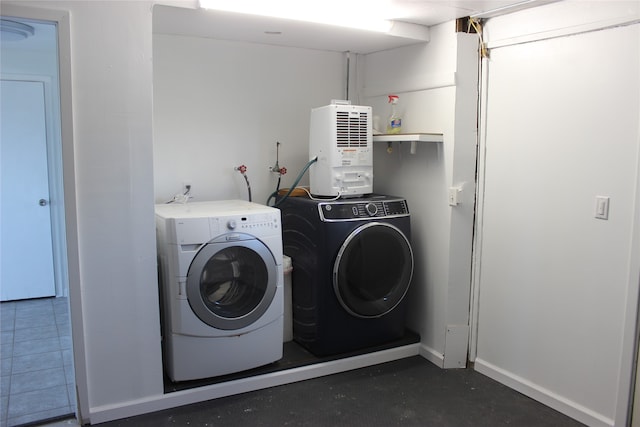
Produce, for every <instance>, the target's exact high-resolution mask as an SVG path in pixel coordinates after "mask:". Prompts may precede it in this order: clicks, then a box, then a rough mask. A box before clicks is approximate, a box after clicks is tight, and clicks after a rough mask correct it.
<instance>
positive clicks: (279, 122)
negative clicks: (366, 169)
mask: <svg viewBox="0 0 640 427" xmlns="http://www.w3.org/2000/svg"><path fill="white" fill-rule="evenodd" d="M153 44H154V47H153V51H154V61H153V64H154V77H153V79H154V80H153V83H154V170H155V176H154V181H155V198H156V202H157V203H163V202H166V201H167V200H170V199H171V198H173V196H174V195H175V194H176V193H178V192H180V190H181V188H182V184H183V182H185V181H190V182H191V183H192V186H193V187H192V191H193V194H194V199H193V201H203V200H224V199H237V198H240V199H245V200H246V199H247V189H246V183H245V181H244V179H243V178H242V176H241V175H240V174H239V173H238V172H237V171H235V170H234V167H236V166H238V165H241V164H244V165H246V166H247V168H248V171H247V176H248V178H249V181H250V184H251V190H252V199H253V201H254V202H257V203H262V204H265V203H266V201H267V198H268V197H269V195H270V194H271V193H272V192H273V191H275V187H276V183H277V175H276V174H274V173H271V172H269V169H268V168H269V166H273V165H274V164H275V162H276V142H277V141H279V142H280V143H281V145H280V159H279V164H280V166H281V167H286V168H287V174H286V175H284V176H283V178H282V182H281V188H283V187H288V186H290V185H292V184H293V182H294V181H295V179H296V177H297V176H298V174H299V172H300V171H301V170H302V168H303V166H304V165H305V164H306V163H307V161H308V160H309V154H308V141H309V114H310V111H311V108H313V107H319V106H322V105H326V104H328V103H329V102H330V101H331V99H343V98H344V87H345V76H346V68H345V67H346V61H345V59H344V55H343V54H341V53H337V52H324V51H318V50H309V49H298V48H287V47H278V46H269V45H258V44H250V43H243V42H233V41H224V40H213V39H206V38H195V37H183V36H171V35H163V34H155V35H154V38H153ZM301 184H308V177H307V176H305V177H304V179H303V180H302V181H301ZM273 202H274V201H273V200H272V201H271V204H273Z"/></svg>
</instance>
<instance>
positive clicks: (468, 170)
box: [360, 22, 477, 367]
mask: <svg viewBox="0 0 640 427" xmlns="http://www.w3.org/2000/svg"><path fill="white" fill-rule="evenodd" d="M476 64H477V36H475V35H470V34H462V33H459V34H456V32H455V24H454V23H453V22H449V23H446V24H442V25H438V26H436V27H433V28H432V30H431V41H430V42H429V43H427V44H423V45H417V46H410V47H406V48H401V49H394V50H390V51H383V52H378V53H374V54H370V55H366V56H365V57H364V61H363V64H362V65H361V68H362V70H361V74H362V75H361V77H360V79H361V82H360V84H361V86H362V89H361V92H362V95H361V96H362V99H363V102H364V103H365V104H368V105H372V106H373V108H374V110H373V112H374V115H377V116H380V117H381V121H382V122H384V120H385V119H386V117H387V116H388V115H389V113H390V107H389V106H388V105H387V94H391V93H395V94H397V95H399V96H400V101H399V106H398V111H399V113H400V114H401V115H402V117H403V122H402V131H403V132H404V133H412V132H425V133H443V134H444V143H419V144H418V146H417V149H416V154H410V145H409V144H408V143H403V144H402V145H399V144H395V145H394V146H393V152H392V153H391V154H389V153H388V152H387V144H386V143H383V144H378V145H377V146H376V147H375V150H374V170H375V177H374V190H375V191H377V192H380V193H386V194H395V195H399V196H404V197H406V198H407V200H408V203H409V208H410V210H411V220H412V222H411V224H412V245H413V249H414V256H415V273H414V279H413V282H412V287H411V290H410V293H409V295H408V297H409V301H410V310H409V312H410V314H409V319H408V323H409V326H410V327H412V328H413V329H415V330H416V331H418V332H419V333H420V335H421V339H422V344H423V353H424V355H425V356H426V357H427V358H429V360H431V361H433V362H434V363H436V364H437V365H439V366H445V367H463V366H465V365H466V355H467V339H468V315H469V286H470V285H469V283H470V281H469V278H470V266H471V240H472V226H473V208H474V202H473V201H474V193H475V176H474V174H475V152H476V149H475V147H476V133H475V123H476V100H477V84H476V82H477V67H476ZM458 185H463V192H462V193H461V194H460V200H461V204H460V205H459V206H456V207H451V206H449V204H448V188H449V187H451V186H458Z"/></svg>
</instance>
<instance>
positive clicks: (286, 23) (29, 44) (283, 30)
mask: <svg viewBox="0 0 640 427" xmlns="http://www.w3.org/2000/svg"><path fill="white" fill-rule="evenodd" d="M265 1H266V0H265ZM299 1H303V0H299ZM306 1H308V0H306ZM344 1H350V0H344ZM372 1H373V0H372ZM389 1H390V2H391V3H392V6H393V16H389V19H393V20H396V21H400V22H405V23H410V24H418V25H423V26H427V27H428V26H432V25H436V24H439V23H443V22H447V21H452V20H454V19H456V18H461V17H465V16H485V15H487V16H491V15H494V14H502V13H508V12H511V11H514V10H518V9H522V8H528V7H535V6H539V5H541V4H545V3H549V2H552V1H558V0H389ZM154 3H155V5H154V8H153V32H154V33H156V34H172V35H184V36H191V37H206V38H215V39H223V40H235V41H245V42H252V43H263V44H271V45H279V46H290V47H301V48H308V49H321V50H329V51H337V52H347V51H348V52H354V53H371V52H376V51H380V50H386V49H391V48H394V47H400V46H406V45H409V44H415V43H420V42H422V40H416V39H413V38H410V37H401V36H392V35H387V34H381V33H375V32H370V31H364V30H355V29H348V28H343V27H333V26H329V25H323V24H313V23H303V22H299V21H292V20H286V19H277V18H267V17H259V16H253V15H243V14H238V13H232V12H218V11H213V10H205V9H200V8H199V6H198V0H154ZM12 19H13V18H12ZM21 21H22V22H25V23H28V24H30V25H32V26H34V27H35V29H36V31H35V35H34V36H32V37H29V38H28V39H26V40H22V41H18V42H9V41H7V40H5V38H4V37H2V35H1V34H0V42H1V44H2V48H3V49H21V50H31V49H38V50H44V49H51V48H54V49H55V26H54V25H51V24H44V23H38V22H34V21H25V20H21Z"/></svg>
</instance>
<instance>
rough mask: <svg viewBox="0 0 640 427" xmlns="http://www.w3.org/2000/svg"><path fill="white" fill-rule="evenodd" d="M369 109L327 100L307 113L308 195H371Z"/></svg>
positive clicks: (370, 118) (371, 157) (371, 160)
mask: <svg viewBox="0 0 640 427" xmlns="http://www.w3.org/2000/svg"><path fill="white" fill-rule="evenodd" d="M371 115H372V109H371V107H366V106H359V105H350V102H349V101H335V100H333V101H331V104H330V105H326V106H324V107H318V108H314V109H312V110H311V124H310V131H309V156H310V159H313V158H315V157H317V158H318V161H317V162H315V163H313V164H312V165H311V167H310V168H309V181H310V182H309V183H310V186H311V194H313V195H317V196H333V197H335V196H340V197H355V196H362V195H364V194H369V193H372V192H373V146H372V143H373V132H372V124H371V120H372V117H371Z"/></svg>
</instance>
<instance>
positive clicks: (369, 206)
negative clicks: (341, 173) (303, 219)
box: [318, 197, 409, 221]
mask: <svg viewBox="0 0 640 427" xmlns="http://www.w3.org/2000/svg"><path fill="white" fill-rule="evenodd" d="M318 209H319V211H320V218H321V219H322V220H323V221H353V220H359V219H370V218H393V217H400V216H408V215H409V207H408V206H407V201H406V200H405V199H401V198H388V197H384V198H368V199H358V200H353V201H350V200H336V201H331V202H321V203H319V204H318Z"/></svg>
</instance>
